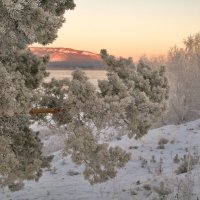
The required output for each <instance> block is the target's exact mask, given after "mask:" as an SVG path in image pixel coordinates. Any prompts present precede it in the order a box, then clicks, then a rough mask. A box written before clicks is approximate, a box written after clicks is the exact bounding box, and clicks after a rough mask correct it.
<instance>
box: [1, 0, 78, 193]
mask: <svg viewBox="0 0 200 200" xmlns="http://www.w3.org/2000/svg"><path fill="white" fill-rule="evenodd" d="M74 7H75V4H74V2H73V0H51V1H49V0H30V1H26V0H0V186H9V188H10V190H12V191H16V190H18V189H21V188H22V187H23V180H25V179H34V180H38V178H39V177H40V176H41V168H43V167H46V166H48V165H49V162H50V160H51V157H44V156H43V155H42V149H41V148H42V143H41V141H40V140H39V137H38V133H35V132H33V131H32V130H30V129H29V125H30V117H29V115H28V113H29V111H30V109H31V108H32V107H33V105H36V103H37V100H38V90H36V89H37V88H38V87H39V85H40V84H41V82H42V80H43V78H44V77H45V76H47V73H46V71H45V69H46V64H47V62H48V57H46V56H45V57H43V58H39V57H37V56H35V55H33V54H32V53H31V51H30V50H29V49H28V45H30V44H32V43H35V42H38V43H40V44H48V43H51V42H52V41H53V40H54V39H55V38H56V37H57V31H58V29H59V28H60V27H61V26H62V24H63V22H64V17H63V15H64V11H65V10H69V9H73V8H74Z"/></svg>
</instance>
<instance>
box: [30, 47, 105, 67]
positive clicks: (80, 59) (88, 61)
mask: <svg viewBox="0 0 200 200" xmlns="http://www.w3.org/2000/svg"><path fill="white" fill-rule="evenodd" d="M30 49H31V51H32V52H33V53H34V54H36V55H38V56H44V55H49V56H50V62H49V64H48V69H59V70H61V69H75V68H83V69H104V68H105V65H104V63H103V62H102V60H101V57H100V55H99V54H95V53H92V52H89V51H80V50H74V49H70V48H52V47H31V48H30Z"/></svg>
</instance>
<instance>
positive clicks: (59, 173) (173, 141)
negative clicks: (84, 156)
mask: <svg viewBox="0 0 200 200" xmlns="http://www.w3.org/2000/svg"><path fill="white" fill-rule="evenodd" d="M33 129H39V130H41V138H42V140H43V143H44V146H45V147H44V153H45V154H49V153H53V154H54V155H55V157H54V159H53V163H52V165H53V166H52V170H51V171H48V170H46V171H44V173H43V176H42V177H41V179H40V180H39V182H37V183H35V182H33V181H29V182H26V184H25V187H24V188H23V189H22V190H20V191H18V192H14V193H12V192H9V191H8V190H7V189H1V190H0V199H2V200H36V199H38V200H79V199H80V200H96V199H97V200H98V199H99V200H100V199H102V200H110V199H118V200H129V199H130V200H131V199H134V200H143V199H148V200H153V199H154V200H156V199H180V200H184V199H193V200H197V199H200V165H199V160H200V159H199V158H200V153H199V152H200V119H199V120H196V121H193V122H189V123H186V124H182V125H177V126H175V125H169V126H165V127H161V128H158V129H154V130H151V131H149V133H148V134H147V135H146V136H144V137H143V138H142V139H141V140H134V139H131V140H129V139H128V138H127V137H126V136H123V137H122V138H121V140H114V141H112V143H111V145H120V146H121V147H123V148H125V149H127V150H128V151H130V152H131V153H132V159H131V160H130V162H129V163H128V164H127V165H126V166H125V167H124V168H123V169H121V170H120V171H119V173H118V175H117V177H116V178H114V179H112V180H109V181H108V182H106V183H102V184H96V185H93V186H91V185H90V184H89V183H88V182H87V181H86V180H84V178H83V175H82V174H81V173H82V170H83V169H82V167H81V166H76V165H75V164H74V163H72V161H71V160H70V158H62V156H61V150H60V149H61V148H62V146H63V139H64V136H63V134H62V133H60V134H56V135H55V133H54V132H52V131H49V130H48V129H44V128H41V127H39V126H35V127H33ZM163 138H164V139H165V142H164V143H166V144H164V145H163V146H162V145H160V146H159V144H158V143H159V141H160V139H163ZM176 154H177V155H178V158H179V160H180V161H179V163H176V162H174V157H175V156H176ZM184 155H186V157H187V156H188V155H189V162H188V167H191V168H192V170H191V171H189V172H187V173H182V174H179V175H178V174H177V173H176V172H175V171H176V170H177V169H178V167H179V166H180V165H181V163H182V160H181V158H183V157H184Z"/></svg>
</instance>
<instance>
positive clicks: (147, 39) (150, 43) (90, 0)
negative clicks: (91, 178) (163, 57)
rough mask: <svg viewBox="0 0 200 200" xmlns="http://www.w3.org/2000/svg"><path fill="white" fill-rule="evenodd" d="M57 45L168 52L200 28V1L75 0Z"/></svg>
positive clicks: (120, 53) (131, 53) (137, 52)
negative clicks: (74, 5) (74, 6)
mask: <svg viewBox="0 0 200 200" xmlns="http://www.w3.org/2000/svg"><path fill="white" fill-rule="evenodd" d="M75 3H76V5H77V6H76V8H75V9H74V10H73V11H69V12H67V13H66V15H65V16H66V23H65V24H64V26H63V27H62V28H61V29H60V30H59V34H58V39H57V40H56V41H55V42H54V43H53V44H51V45H49V46H53V47H66V48H74V49H77V50H87V51H92V52H94V53H99V51H100V49H102V48H105V49H107V50H108V52H109V53H110V54H113V55H116V56H124V57H129V56H131V57H133V59H134V58H135V59H137V58H138V57H139V56H141V55H144V54H146V55H147V56H153V55H160V54H166V53H167V51H168V50H169V48H170V47H172V46H174V45H175V44H177V45H178V46H181V45H182V42H183V39H184V38H186V37H187V36H189V35H193V34H195V33H197V32H199V31H200V0H124V1H122V0H95V1H94V0H75Z"/></svg>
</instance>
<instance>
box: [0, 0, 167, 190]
mask: <svg viewBox="0 0 200 200" xmlns="http://www.w3.org/2000/svg"><path fill="white" fill-rule="evenodd" d="M74 6H75V4H74V2H73V0H51V1H48V0H30V1H25V0H17V1H16V0H0V17H1V20H0V129H1V131H0V184H1V185H2V186H9V188H10V189H11V190H12V191H15V190H17V189H21V187H23V180H26V179H28V180H30V179H34V180H38V179H39V177H40V176H41V169H42V168H43V167H45V166H48V165H49V161H50V160H51V157H44V156H43V155H42V151H41V148H42V145H41V142H40V140H39V137H38V133H35V132H34V131H32V130H31V129H30V128H29V125H30V119H32V120H33V119H34V120H41V121H43V122H44V123H47V120H46V119H47V117H46V114H41V115H39V116H34V117H33V118H31V116H30V115H29V113H32V114H33V113H39V110H37V111H38V112H35V111H33V110H32V108H33V107H34V105H37V106H39V107H40V108H43V109H47V111H51V113H52V114H51V117H52V120H53V122H54V126H57V127H62V128H63V129H64V130H65V131H66V141H65V147H64V153H65V155H71V158H72V160H73V161H74V162H75V163H76V164H84V165H85V170H84V176H85V178H86V179H87V180H88V181H89V182H90V183H91V184H94V183H97V182H103V181H106V180H108V179H110V178H113V177H115V176H116V174H117V170H118V169H119V168H122V167H123V166H124V165H125V164H126V163H127V162H128V160H129V159H130V154H129V153H128V152H126V151H125V150H123V149H122V148H120V147H118V146H116V147H111V146H109V143H103V142H102V141H99V133H100V132H102V133H103V134H106V133H105V132H104V130H105V128H107V127H113V128H115V129H116V131H117V129H120V130H122V131H123V134H124V135H128V136H129V137H130V138H131V137H136V138H140V137H142V136H143V135H144V134H146V133H147V131H148V129H149V128H150V126H151V125H152V123H153V122H154V121H155V120H156V119H158V118H159V116H160V114H161V113H162V112H163V111H164V110H165V100H166V99H167V97H168V83H167V79H166V77H165V69H164V67H161V68H160V70H154V69H152V68H151V67H150V66H148V65H146V64H145V63H143V62H140V63H139V64H138V65H134V64H133V62H132V59H131V58H129V59H124V58H119V59H118V58H115V57H114V56H110V55H108V54H107V52H106V50H102V52H101V56H102V59H103V60H104V62H105V63H106V64H107V66H108V67H107V70H108V74H107V79H106V80H103V81H99V84H98V89H97V88H95V87H94V86H93V84H91V83H90V82H89V80H88V78H87V77H86V76H85V74H84V73H83V72H82V71H80V70H76V71H74V73H73V75H72V76H73V77H72V80H69V79H64V80H61V81H58V80H55V79H53V80H52V81H51V82H49V83H42V80H43V78H44V77H45V76H47V73H46V71H45V66H46V64H47V62H48V58H47V57H42V58H38V57H37V56H35V55H33V54H32V53H31V52H30V51H29V49H28V45H30V44H32V43H34V42H38V43H40V44H44V45H45V44H48V43H50V42H52V41H53V40H54V39H55V38H56V36H57V35H56V34H57V31H58V28H60V27H61V25H62V23H63V22H64V18H63V14H64V11H65V10H69V9H73V8H74ZM48 118H49V116H48ZM50 125H51V124H50Z"/></svg>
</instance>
